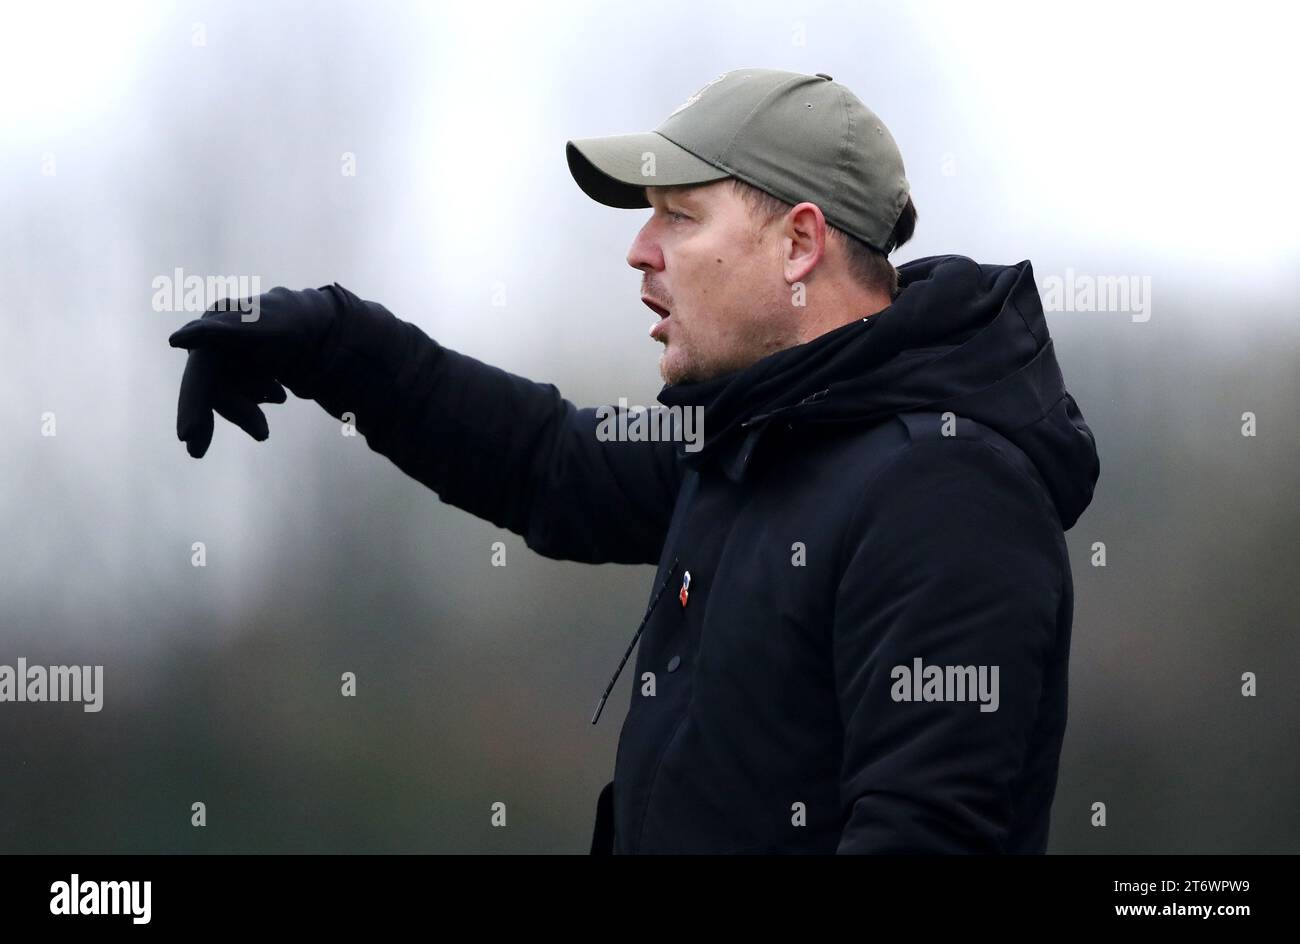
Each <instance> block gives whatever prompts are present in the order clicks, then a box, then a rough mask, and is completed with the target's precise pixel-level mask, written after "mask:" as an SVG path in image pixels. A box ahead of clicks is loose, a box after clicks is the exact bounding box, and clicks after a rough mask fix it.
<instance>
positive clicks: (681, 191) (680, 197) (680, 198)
mask: <svg viewBox="0 0 1300 944" xmlns="http://www.w3.org/2000/svg"><path fill="white" fill-rule="evenodd" d="M654 189H656V190H658V191H659V198H660V199H661V200H675V201H676V202H678V203H681V204H684V205H686V206H691V207H699V206H700V200H699V198H698V197H697V196H696V195H695V194H694V193H693V192H692V191H691V190H689V189H687V188H686V187H685V186H683V185H681V184H674V185H672V186H666V187H656V188H654ZM646 199H647V200H649V197H648V196H647V197H646ZM651 202H652V203H653V201H651Z"/></svg>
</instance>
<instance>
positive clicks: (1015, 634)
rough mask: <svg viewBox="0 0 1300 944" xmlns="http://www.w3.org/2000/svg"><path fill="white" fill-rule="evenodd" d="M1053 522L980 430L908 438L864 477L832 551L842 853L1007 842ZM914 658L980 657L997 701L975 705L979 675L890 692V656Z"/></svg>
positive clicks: (943, 849) (1037, 493) (1052, 576)
mask: <svg viewBox="0 0 1300 944" xmlns="http://www.w3.org/2000/svg"><path fill="white" fill-rule="evenodd" d="M1059 530H1060V529H1059V524H1058V523H1057V520H1056V517H1055V514H1054V512H1053V511H1052V509H1051V506H1050V505H1048V504H1047V498H1046V496H1045V494H1044V493H1043V492H1042V491H1041V490H1040V489H1039V487H1038V485H1037V484H1036V483H1034V482H1032V481H1031V480H1030V479H1029V478H1028V477H1027V476H1026V475H1025V474H1024V473H1023V472H1022V471H1020V470H1018V469H1016V468H1014V467H1013V466H1012V465H1011V464H1010V462H1009V461H1008V460H1007V459H1006V458H1004V457H1003V456H1002V455H1000V454H998V452H996V451H995V450H994V448H993V447H991V446H990V445H988V444H986V443H984V442H982V441H979V440H975V439H968V438H967V439H942V440H922V441H919V442H913V443H911V444H909V445H908V446H905V447H904V448H903V450H902V452H900V453H899V454H898V455H896V456H895V457H894V458H892V459H891V460H889V462H888V464H887V465H886V466H885V467H884V468H883V469H882V471H881V472H880V473H879V475H878V476H877V477H876V478H875V479H874V480H873V481H871V483H870V484H869V486H868V491H867V492H866V493H865V494H864V498H863V501H862V503H861V505H860V506H859V508H858V510H857V512H856V513H855V516H854V519H853V524H852V526H851V527H850V530H849V533H848V535H847V537H846V539H845V544H844V546H843V548H842V549H841V554H842V557H841V561H842V566H843V571H842V575H841V578H840V584H839V587H838V589H837V593H836V603H835V618H834V625H833V633H834V640H833V655H834V665H835V684H836V690H837V698H838V703H839V708H840V716H841V719H842V722H843V726H844V752H843V768H842V776H841V794H840V799H841V816H842V822H843V823H844V828H843V831H842V833H841V837H840V841H839V845H838V849H837V851H838V852H840V853H899V854H910V853H994V852H1001V851H1003V850H1004V847H1005V843H1006V839H1007V835H1008V829H1009V826H1010V822H1011V816H1012V807H1011V803H1012V795H1013V786H1014V781H1015V780H1016V778H1017V776H1018V774H1019V773H1020V771H1021V769H1022V767H1024V765H1025V762H1026V758H1027V752H1028V748H1029V743H1030V740H1031V733H1032V732H1033V729H1034V726H1035V722H1036V720H1037V719H1038V715H1039V704H1040V698H1042V697H1043V696H1044V695H1045V694H1051V693H1044V692H1043V680H1044V677H1045V676H1047V665H1048V662H1049V660H1051V659H1053V658H1056V657H1057V656H1058V651H1057V646H1056V643H1057V638H1056V636H1057V612H1058V605H1059V604H1060V602H1061V599H1062V594H1063V593H1064V577H1065V575H1064V572H1063V570H1062V567H1063V566H1064V567H1068V562H1063V561H1062V554H1063V553H1064V546H1063V542H1062V541H1061V539H1060V535H1059ZM916 659H920V660H921V666H922V672H921V673H919V674H920V675H921V677H922V680H924V677H925V673H924V667H928V666H942V667H946V666H973V667H976V668H977V669H978V667H980V666H984V667H986V673H987V674H986V676H985V678H986V680H987V681H988V683H989V684H988V685H987V687H986V689H985V693H987V694H995V695H996V700H994V698H988V699H987V700H985V701H984V702H983V704H981V701H980V700H979V699H980V697H981V695H980V693H979V689H978V687H976V689H975V691H974V692H970V691H968V692H967V696H966V697H967V698H971V699H975V700H968V701H939V700H931V701H926V700H924V699H923V698H922V699H921V700H902V697H903V695H904V693H911V692H912V691H913V689H912V687H911V685H910V684H909V680H908V678H907V677H906V676H904V675H903V673H902V671H901V669H898V668H897V667H905V668H906V669H907V670H908V671H909V672H913V673H914V674H916V673H915V672H914V670H915V669H916V667H917V665H916V663H915V661H914V660H916ZM994 666H996V667H997V675H996V677H995V676H994V675H993V671H992V667H994ZM995 678H996V685H994V684H992V683H993V681H994V679H995ZM994 705H995V706H996V710H981V708H982V707H984V706H994Z"/></svg>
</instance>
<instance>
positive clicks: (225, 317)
mask: <svg viewBox="0 0 1300 944" xmlns="http://www.w3.org/2000/svg"><path fill="white" fill-rule="evenodd" d="M334 288H335V287H334V286H327V287H326V288H323V289H306V290H304V291H301V292H294V291H291V290H289V289H287V288H273V289H271V291H269V292H266V293H265V294H262V295H259V296H257V298H256V299H255V300H253V301H255V304H253V305H250V303H249V301H248V300H245V301H243V302H241V303H239V304H235V303H232V302H230V301H226V302H224V303H222V302H218V303H216V304H214V305H213V306H212V307H211V308H209V309H208V310H207V311H206V312H205V313H204V314H203V316H202V317H201V318H196V319H195V320H193V321H191V322H189V323H187V324H185V325H183V326H182V327H180V328H178V329H177V330H176V331H175V332H173V333H172V335H171V337H169V338H168V343H169V344H171V346H172V347H177V348H186V349H188V350H189V352H190V353H189V357H188V358H187V360H186V362H185V373H184V374H183V375H182V377H181V389H180V402H179V404H178V406H177V410H176V435H177V437H178V438H179V439H181V440H183V441H184V442H185V446H186V449H187V450H188V451H189V454H190V455H191V456H193V457H194V458H196V459H197V458H200V457H202V456H203V454H204V453H206V452H207V451H208V446H209V444H210V443H211V442H212V430H213V419H212V413H213V411H214V410H215V411H216V412H217V413H219V414H221V415H222V416H223V417H225V418H226V419H227V420H229V421H230V422H231V423H234V424H235V425H236V426H238V427H239V428H240V429H242V430H244V432H246V433H248V435H250V436H252V437H253V438H254V439H256V440H259V441H260V440H264V439H266V438H267V436H268V435H270V431H269V429H268V428H267V423H266V416H265V415H264V414H263V413H262V409H261V407H260V406H258V404H260V403H284V402H285V400H286V399H287V397H286V396H285V392H284V388H285V387H288V388H289V389H290V390H292V391H293V392H294V394H296V395H297V396H300V397H304V398H307V399H311V398H313V397H314V396H315V394H316V390H315V379H316V378H317V377H318V376H319V374H320V372H321V370H322V368H323V366H324V363H323V362H324V360H325V358H326V353H327V351H328V349H329V339H330V335H331V329H333V328H334V327H335V326H336V323H337V321H338V315H337V307H338V302H337V299H336V296H335V295H334ZM250 308H251V309H252V311H253V312H256V318H255V320H247V321H246V320H244V319H245V318H247V317H251V312H250ZM241 309H242V310H241ZM282 384H283V386H282Z"/></svg>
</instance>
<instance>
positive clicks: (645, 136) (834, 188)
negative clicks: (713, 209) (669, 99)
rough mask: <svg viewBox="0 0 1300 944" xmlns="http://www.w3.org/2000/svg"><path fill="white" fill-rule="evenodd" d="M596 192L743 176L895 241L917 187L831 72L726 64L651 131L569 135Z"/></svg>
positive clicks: (609, 195)
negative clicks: (897, 226)
mask: <svg viewBox="0 0 1300 944" xmlns="http://www.w3.org/2000/svg"><path fill="white" fill-rule="evenodd" d="M565 153H566V156H567V158H568V162H569V170H570V172H571V173H572V174H573V179H574V180H576V181H577V182H578V186H579V187H581V188H582V189H583V191H584V192H585V193H586V194H587V195H588V196H589V197H591V198H592V199H593V200H595V201H597V202H598V203H603V204H605V205H606V206H612V207H624V208H628V209H633V208H640V207H648V206H650V203H649V201H647V200H646V197H645V190H644V188H645V187H647V186H651V187H665V186H675V185H686V184H701V183H707V182H709V181H712V180H721V179H722V178H724V177H736V178H739V179H740V180H743V181H744V182H745V183H748V184H751V185H752V186H754V187H757V188H758V189H760V190H763V191H766V192H767V193H770V194H771V195H772V196H774V197H777V198H778V199H780V200H784V201H785V202H786V203H789V204H797V203H802V202H803V201H805V200H807V201H809V202H811V203H815V204H817V206H819V207H821V211H822V214H823V215H824V216H825V217H826V220H827V222H829V223H830V224H831V225H833V226H835V227H837V228H839V229H841V230H843V231H845V232H847V233H849V234H851V235H853V236H856V237H857V238H858V239H860V240H862V241H863V242H865V243H866V244H867V245H869V246H872V247H874V248H876V249H879V250H880V251H882V252H886V253H888V252H889V251H890V250H891V249H893V248H894V247H893V246H892V245H890V244H889V237H890V234H891V233H892V232H893V229H894V224H895V223H897V222H898V217H899V214H900V213H902V211H903V207H904V205H906V203H907V198H908V184H907V177H906V176H905V174H904V171H903V156H902V155H901V154H900V153H899V152H898V145H897V144H895V143H894V138H893V135H891V134H890V133H889V129H888V128H886V127H885V124H884V122H882V121H881V120H880V119H879V118H878V117H877V116H876V114H875V113H874V112H873V111H871V109H869V108H867V106H866V105H864V104H862V102H861V101H859V100H858V97H857V96H856V95H854V94H853V93H852V92H850V91H849V90H848V89H847V88H845V87H844V86H842V85H840V84H839V83H837V82H835V81H834V80H833V79H832V78H831V76H829V75H826V74H825V73H823V72H819V73H817V74H816V75H801V74H800V73H797V72H782V71H779V70H776V69H736V70H734V71H732V72H724V73H723V74H722V75H719V76H718V77H717V78H716V79H714V80H713V81H711V82H709V83H708V84H707V85H705V86H704V87H703V88H701V89H700V90H699V91H698V92H696V93H695V94H694V95H692V96H691V97H690V98H688V99H687V100H686V101H685V102H683V103H682V104H681V105H679V106H677V108H676V109H675V110H674V111H673V113H672V114H671V115H669V116H668V117H667V118H666V119H665V120H664V122H663V123H662V124H660V125H659V127H658V128H656V129H655V130H654V131H644V132H638V133H634V134H616V135H607V136H605V137H599V138H577V139H575V140H572V141H569V142H568V144H567V145H566V147H565Z"/></svg>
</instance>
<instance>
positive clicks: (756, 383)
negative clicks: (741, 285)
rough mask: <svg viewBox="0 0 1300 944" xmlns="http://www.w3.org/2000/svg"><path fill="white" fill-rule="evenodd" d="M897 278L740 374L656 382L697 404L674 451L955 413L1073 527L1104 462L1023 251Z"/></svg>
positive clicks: (670, 400) (920, 263)
mask: <svg viewBox="0 0 1300 944" xmlns="http://www.w3.org/2000/svg"><path fill="white" fill-rule="evenodd" d="M898 274H899V293H898V295H897V296H896V297H895V299H894V302H893V304H891V305H890V306H889V307H888V308H885V309H883V310H882V311H880V312H877V313H876V314H874V315H872V316H870V317H867V318H862V319H857V320H855V321H852V322H850V323H848V324H846V325H843V326H841V327H839V328H836V329H835V330H833V331H829V332H827V333H826V334H823V335H821V336H820V337H817V338H814V339H813V340H811V341H809V342H807V343H806V344H800V345H796V346H795V347H791V348H787V349H786V350H783V351H778V352H776V353H774V354H771V355H769V356H767V357H765V358H763V359H762V360H759V361H757V362H755V363H754V364H751V365H750V366H748V367H745V368H743V369H741V370H738V371H733V372H732V373H729V374H725V375H723V376H720V377H715V378H712V379H710V380H706V381H700V382H698V383H681V384H670V385H667V386H665V387H664V388H663V390H661V391H660V393H659V397H658V399H659V401H660V402H661V403H663V404H664V405H666V406H669V407H672V406H682V407H686V406H702V407H704V426H703V432H704V441H703V444H702V446H701V448H700V449H699V451H698V452H694V453H686V452H684V451H683V453H682V458H683V461H685V462H688V463H697V462H702V461H704V460H705V459H706V458H717V459H719V460H721V461H723V462H724V463H725V462H726V459H727V457H728V456H734V455H735V453H736V451H737V450H739V452H740V453H741V454H742V455H743V456H744V457H745V458H747V457H748V454H749V453H750V451H751V450H752V447H753V445H754V444H755V442H756V441H757V438H758V436H759V435H761V431H762V429H764V428H765V427H766V425H767V422H768V421H769V420H772V419H775V418H778V417H779V418H780V419H781V420H782V421H785V422H795V421H798V422H817V423H823V422H854V423H864V424H874V423H877V422H882V421H884V420H886V419H888V418H889V417H890V416H892V415H893V414H896V413H904V412H912V411H918V410H924V411H931V412H945V411H948V410H951V411H952V412H953V413H955V414H957V415H959V416H965V417H969V418H970V419H973V420H975V421H977V422H979V423H983V424H984V425H985V426H988V427H990V428H992V429H994V430H996V431H997V432H998V433H1000V434H1001V435H1003V436H1005V437H1006V438H1007V439H1008V440H1010V441H1011V442H1012V443H1014V444H1015V445H1016V446H1017V447H1018V448H1019V449H1020V450H1021V451H1023V452H1024V453H1025V455H1026V456H1028V457H1029V459H1030V461H1032V462H1033V463H1034V465H1035V467H1036V468H1037V469H1038V471H1039V473H1040V475H1041V476H1042V478H1043V481H1044V482H1045V483H1046V484H1047V487H1048V490H1049V491H1050V493H1051V495H1052V500H1053V502H1054V503H1055V505H1056V510H1057V513H1058V515H1059V516H1060V519H1061V526H1062V528H1064V529H1066V530H1068V529H1069V528H1071V527H1072V526H1073V525H1074V523H1075V522H1076V521H1077V520H1078V518H1079V515H1080V514H1082V513H1083V510H1084V509H1085V508H1087V507H1088V504H1089V502H1091V501H1092V494H1093V488H1094V486H1095V485H1096V482H1097V477H1098V474H1099V472H1100V463H1099V460H1098V457H1097V449H1096V443H1095V440H1094V438H1093V435H1092V431H1091V430H1090V429H1089V428H1088V425H1087V423H1086V422H1085V421H1084V419H1083V415H1082V413H1081V412H1080V411H1079V407H1078V404H1076V403H1075V401H1074V398H1073V397H1072V396H1070V394H1069V393H1068V392H1067V391H1066V389H1065V382H1064V379H1063V378H1062V376H1061V370H1060V367H1059V366H1058V364H1057V362H1056V354H1055V352H1054V350H1053V346H1052V339H1051V337H1050V336H1049V334H1048V330H1047V321H1046V319H1045V318H1044V316H1043V307H1042V302H1041V300H1040V298H1039V294H1038V288H1037V286H1036V285H1035V284H1034V275H1033V268H1032V267H1031V265H1030V263H1029V261H1028V260H1025V261H1022V262H1019V263H1017V264H1015V265H980V264H979V263H977V262H975V261H974V260H972V259H969V258H967V257H965V256H958V255H947V256H930V257H927V258H924V259H916V260H914V261H912V262H908V263H904V264H903V265H901V266H899V268H898ZM728 467H729V468H736V466H735V465H729V466H728ZM742 467H743V459H742Z"/></svg>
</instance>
